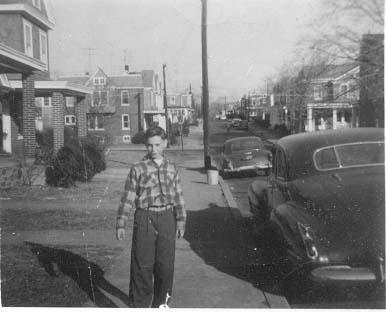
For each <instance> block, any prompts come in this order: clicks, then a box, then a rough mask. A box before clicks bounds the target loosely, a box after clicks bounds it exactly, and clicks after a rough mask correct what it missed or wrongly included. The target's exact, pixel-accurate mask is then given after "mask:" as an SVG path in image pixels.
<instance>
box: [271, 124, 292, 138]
mask: <svg viewBox="0 0 386 312" xmlns="http://www.w3.org/2000/svg"><path fill="white" fill-rule="evenodd" d="M273 130H274V131H275V132H277V133H278V134H280V135H283V136H284V135H289V134H291V131H290V130H288V129H287V127H286V125H285V124H281V125H275V126H274V127H273Z"/></svg>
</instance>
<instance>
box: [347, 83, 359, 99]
mask: <svg viewBox="0 0 386 312" xmlns="http://www.w3.org/2000/svg"><path fill="white" fill-rule="evenodd" d="M348 97H349V98H350V99H355V98H357V97H358V96H357V88H356V86H355V84H353V83H350V84H349V85H348Z"/></svg>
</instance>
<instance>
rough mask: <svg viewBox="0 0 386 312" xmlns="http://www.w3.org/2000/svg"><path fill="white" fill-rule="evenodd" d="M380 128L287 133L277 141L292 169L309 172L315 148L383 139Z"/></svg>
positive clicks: (383, 135) (382, 132) (382, 131)
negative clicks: (287, 134) (301, 169)
mask: <svg viewBox="0 0 386 312" xmlns="http://www.w3.org/2000/svg"><path fill="white" fill-rule="evenodd" d="M384 140H385V134H384V129H382V128H346V129H338V130H323V131H315V132H305V133H298V134H293V135H289V136H286V137H283V138H281V139H280V140H279V141H277V146H280V147H281V148H282V149H283V150H284V151H285V154H286V158H287V160H288V162H289V164H290V167H292V169H297V168H303V169H304V170H306V171H307V172H309V173H310V170H312V171H313V170H314V168H313V161H312V157H313V153H314V151H315V150H316V149H318V148H321V147H325V146H332V145H338V144H344V143H354V142H366V141H384Z"/></svg>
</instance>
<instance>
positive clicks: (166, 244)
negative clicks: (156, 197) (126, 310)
mask: <svg viewBox="0 0 386 312" xmlns="http://www.w3.org/2000/svg"><path fill="white" fill-rule="evenodd" d="M175 247H176V219H175V215H174V213H173V209H169V210H166V211H162V212H153V211H148V210H142V209H138V210H136V212H135V216H134V231H133V243H132V249H131V269H130V272H131V273H130V292H129V297H130V301H131V303H132V305H133V307H135V308H149V307H153V308H158V307H159V306H160V305H161V304H163V303H165V299H166V295H167V294H169V295H170V296H171V294H172V287H173V273H174V256H175Z"/></svg>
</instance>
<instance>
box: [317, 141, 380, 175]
mask: <svg viewBox="0 0 386 312" xmlns="http://www.w3.org/2000/svg"><path fill="white" fill-rule="evenodd" d="M314 163H315V167H316V169H318V170H321V171H323V170H331V169H338V168H349V167H358V166H374V165H384V163H385V144H384V142H359V143H348V144H341V145H335V146H328V147H324V148H321V149H319V150H317V151H315V153H314Z"/></svg>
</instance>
